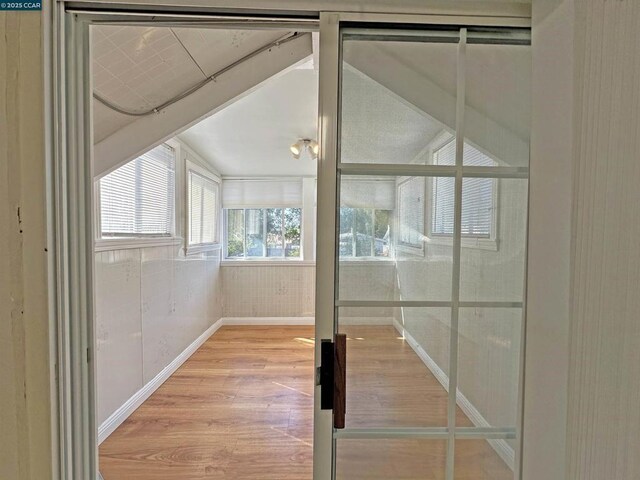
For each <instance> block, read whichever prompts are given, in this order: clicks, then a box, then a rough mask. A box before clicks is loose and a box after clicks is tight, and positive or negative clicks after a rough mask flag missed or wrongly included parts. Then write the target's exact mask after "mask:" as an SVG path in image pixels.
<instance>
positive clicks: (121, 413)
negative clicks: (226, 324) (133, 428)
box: [98, 319, 223, 445]
mask: <svg viewBox="0 0 640 480" xmlns="http://www.w3.org/2000/svg"><path fill="white" fill-rule="evenodd" d="M222 325H223V321H222V319H220V320H218V321H217V322H215V323H214V324H213V325H211V326H210V327H209V328H207V330H206V331H205V332H204V333H203V334H202V335H200V336H199V337H198V338H196V339H195V341H194V342H193V343H192V344H191V345H189V346H188V347H187V348H186V349H185V350H184V351H183V352H182V353H181V354H180V355H178V356H177V357H176V358H175V360H173V361H172V362H171V363H170V364H169V365H167V366H166V367H164V368H163V369H162V371H161V372H160V373H158V375H156V376H155V377H154V378H153V380H151V381H150V382H149V383H147V384H146V385H145V386H144V387H142V388H141V389H140V390H138V391H137V392H136V393H135V394H134V395H133V396H132V397H131V398H130V399H129V400H127V401H126V402H125V403H124V404H123V405H122V406H121V407H120V408H118V409H117V410H116V411H115V412H113V413H112V414H111V416H110V417H109V418H107V419H106V420H105V421H104V422H103V423H102V424H101V425H100V427H98V445H99V444H101V443H102V442H103V441H104V440H105V439H106V438H107V437H108V436H109V435H111V434H112V433H113V432H114V431H115V430H116V428H118V427H119V426H120V425H121V424H122V422H124V421H125V420H126V419H127V418H128V417H129V416H130V415H131V414H132V413H133V412H134V411H136V409H137V408H138V407H139V406H140V405H142V404H143V403H144V401H145V400H146V399H147V398H149V397H150V396H151V394H152V393H153V392H155V391H156V390H157V389H158V388H159V387H160V385H162V384H163V383H164V382H165V381H166V380H167V379H168V378H169V377H170V376H171V375H173V373H174V372H175V371H176V370H177V369H178V368H180V366H181V365H182V364H183V363H184V362H186V361H187V359H188V358H189V357H190V356H191V355H193V354H194V353H195V351H196V350H198V348H200V346H202V344H203V343H204V342H206V341H207V340H208V339H209V337H211V335H213V334H214V333H215V332H216V331H217V330H218V329H219V328H220V327H221V326H222Z"/></svg>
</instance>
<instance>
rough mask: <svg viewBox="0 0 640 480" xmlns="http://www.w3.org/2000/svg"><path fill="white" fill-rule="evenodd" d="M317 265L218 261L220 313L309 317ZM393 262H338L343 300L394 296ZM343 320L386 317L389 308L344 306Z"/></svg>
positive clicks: (225, 315) (388, 317)
mask: <svg viewBox="0 0 640 480" xmlns="http://www.w3.org/2000/svg"><path fill="white" fill-rule="evenodd" d="M315 281H316V269H315V265H313V264H306V265H286V264H282V263H280V264H275V265H264V264H258V265H246V264H244V265H229V264H225V265H223V266H222V285H223V295H222V299H223V300H222V302H223V316H224V317H313V316H314V313H315ZM395 283H396V279H395V263H394V262H389V261H379V262H376V261H373V262H368V261H345V262H341V264H340V298H341V299H343V300H349V299H351V300H354V299H360V300H362V299H369V300H371V299H375V300H392V299H393V298H394V291H395ZM341 317H342V318H345V319H348V320H345V321H350V322H362V321H365V320H366V319H367V318H371V317H377V318H386V319H387V322H388V323H390V322H391V317H393V310H392V309H388V308H382V309H376V308H346V309H343V310H341Z"/></svg>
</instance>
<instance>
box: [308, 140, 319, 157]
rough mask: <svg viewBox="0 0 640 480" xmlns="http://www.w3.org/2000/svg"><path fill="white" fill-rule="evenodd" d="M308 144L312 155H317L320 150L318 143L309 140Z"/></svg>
mask: <svg viewBox="0 0 640 480" xmlns="http://www.w3.org/2000/svg"><path fill="white" fill-rule="evenodd" d="M309 145H310V146H311V151H312V152H313V156H314V157H317V156H318V153H319V152H320V145H318V142H316V141H315V140H311V142H309Z"/></svg>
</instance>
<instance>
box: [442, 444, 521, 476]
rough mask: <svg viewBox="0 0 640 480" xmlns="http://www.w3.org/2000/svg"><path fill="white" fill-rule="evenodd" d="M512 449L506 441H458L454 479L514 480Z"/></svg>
mask: <svg viewBox="0 0 640 480" xmlns="http://www.w3.org/2000/svg"><path fill="white" fill-rule="evenodd" d="M510 448H511V447H509V446H508V443H507V441H506V440H466V439H465V440H456V446H455V454H454V457H455V461H454V478H455V479H456V480H514V478H515V474H514V472H513V457H512V455H513V454H512V451H510V450H509V449H510ZM498 452H499V453H498Z"/></svg>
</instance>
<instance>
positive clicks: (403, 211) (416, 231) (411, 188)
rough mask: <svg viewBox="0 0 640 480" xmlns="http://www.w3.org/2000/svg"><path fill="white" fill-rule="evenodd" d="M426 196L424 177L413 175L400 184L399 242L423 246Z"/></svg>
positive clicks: (411, 245) (412, 245)
mask: <svg viewBox="0 0 640 480" xmlns="http://www.w3.org/2000/svg"><path fill="white" fill-rule="evenodd" d="M424 198H425V179H424V177H413V178H410V179H409V180H406V181H404V182H402V183H401V184H400V185H398V227H399V232H398V242H399V243H400V245H405V246H410V247H418V248H420V247H422V240H423V237H424V206H425V201H424Z"/></svg>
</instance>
